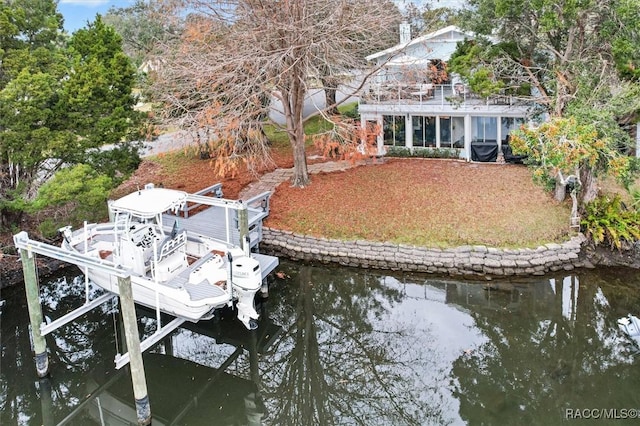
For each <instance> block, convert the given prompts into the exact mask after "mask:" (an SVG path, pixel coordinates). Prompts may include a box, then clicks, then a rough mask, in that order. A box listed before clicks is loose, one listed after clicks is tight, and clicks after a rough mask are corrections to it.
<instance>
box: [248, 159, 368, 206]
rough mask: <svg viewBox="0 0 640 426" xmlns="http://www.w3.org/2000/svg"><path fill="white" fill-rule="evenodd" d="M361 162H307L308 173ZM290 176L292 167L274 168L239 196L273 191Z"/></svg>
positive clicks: (328, 170)
mask: <svg viewBox="0 0 640 426" xmlns="http://www.w3.org/2000/svg"><path fill="white" fill-rule="evenodd" d="M363 164H365V161H364V160H362V161H356V162H352V161H346V160H341V161H327V162H324V163H315V164H309V165H308V166H307V167H308V170H309V174H315V173H320V172H340V171H344V170H347V169H350V168H352V167H355V166H360V165H363ZM291 176H293V167H292V168H290V169H276V170H274V171H273V172H271V173H266V174H264V175H262V176H261V177H260V180H258V181H257V182H253V183H251V184H249V185H247V187H246V188H244V189H243V190H242V191H240V197H239V198H240V199H241V200H247V199H249V198H251V197H254V196H256V195H259V194H262V193H263V192H266V191H271V192H274V191H275V189H276V187H277V186H278V185H280V184H281V183H283V182H285V181H287V180H289V179H291Z"/></svg>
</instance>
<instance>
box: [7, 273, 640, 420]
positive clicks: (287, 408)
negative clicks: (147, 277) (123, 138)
mask: <svg viewBox="0 0 640 426" xmlns="http://www.w3.org/2000/svg"><path fill="white" fill-rule="evenodd" d="M279 271H280V272H282V274H283V278H274V279H273V282H272V283H271V290H270V297H269V299H267V300H266V301H265V302H264V303H261V304H260V312H261V316H262V317H261V323H260V327H259V329H258V330H257V331H256V332H248V331H246V330H244V329H243V328H242V326H239V325H238V323H237V322H236V321H234V320H233V319H232V318H227V317H226V316H225V317H222V318H220V319H219V320H217V321H216V320H212V321H209V322H206V323H199V324H197V325H191V326H190V327H188V328H180V329H178V330H176V332H174V333H173V334H172V335H171V336H169V337H168V338H166V339H165V340H164V341H163V342H161V343H160V344H159V345H157V346H156V347H155V348H154V349H152V350H151V351H150V352H148V353H145V355H144V362H145V372H146V377H147V385H148V388H149V398H150V403H151V411H152V414H153V415H154V421H153V424H154V425H165V424H175V425H252V426H254V425H431V424H434V425H440V424H454V425H455V424H472V425H475V424H478V425H480V424H486V425H492V424H495V425H504V424H516V425H517V424H533V425H535V424H544V425H554V424H565V423H566V422H567V417H575V416H576V415H582V416H583V417H584V415H585V414H586V415H587V416H592V417H593V416H600V417H602V416H608V417H618V418H620V419H622V418H623V417H631V416H635V415H637V411H633V410H635V409H640V397H639V396H638V393H637V390H638V389H640V370H639V369H638V358H637V357H636V355H634V352H635V348H634V347H633V346H632V345H630V342H629V340H628V339H627V338H626V337H625V336H623V335H622V334H621V333H620V332H619V330H618V327H617V324H616V321H617V319H618V318H620V317H622V316H625V315H627V314H628V313H629V312H631V313H635V314H639V315H640V304H639V303H638V302H639V301H640V292H638V289H639V288H640V279H639V277H638V274H637V273H636V272H635V271H631V270H626V269H601V270H596V271H581V272H579V273H577V274H574V275H569V274H565V275H550V276H545V277H537V278H530V279H520V280H517V281H507V280H504V281H491V282H485V281H482V282H475V281H468V280H452V279H437V278H434V277H432V276H425V275H406V274H404V275H390V274H385V273H379V272H372V271H361V270H354V269H346V268H337V267H324V266H309V265H301V264H295V263H288V262H283V264H282V265H281V268H280V269H279ZM83 292H84V282H83V279H82V277H78V276H76V274H75V272H74V270H69V271H67V275H66V276H60V277H56V278H53V279H51V280H49V281H47V282H46V283H45V284H43V285H42V295H43V297H42V299H43V309H44V314H45V317H48V318H51V319H53V318H56V317H58V316H60V315H61V314H63V313H65V312H68V311H69V310H70V309H72V307H74V306H78V305H79V304H81V303H82V302H83V300H84V299H83V297H84V296H83V294H84V293H83ZM2 298H3V299H6V304H5V305H4V307H3V308H2V309H3V312H2V314H1V315H2V316H1V322H2V335H1V336H0V337H1V344H2V358H1V363H0V424H2V425H14V424H19V425H41V424H44V425H55V424H70V425H100V424H108V425H129V424H136V421H135V420H136V417H135V412H134V411H133V400H134V398H133V393H132V389H131V379H130V375H129V371H128V370H127V369H126V368H124V369H122V370H115V368H114V362H113V361H114V357H115V354H116V353H117V352H119V351H121V350H122V343H121V341H122V340H123V339H122V338H121V335H122V331H121V329H122V327H121V324H120V322H119V321H120V319H119V316H118V313H117V304H115V303H106V304H104V305H102V306H101V308H100V309H97V310H95V311H93V312H90V313H88V314H86V315H84V316H82V317H81V318H80V319H79V320H78V321H76V322H74V323H72V324H69V325H67V326H65V327H63V328H61V329H59V330H57V331H56V332H54V333H52V334H51V335H49V336H48V340H47V344H48V348H49V351H50V355H49V356H50V361H51V363H52V366H51V377H49V378H48V379H44V380H38V379H37V376H36V373H35V367H34V363H33V358H32V353H31V349H30V340H29V333H28V323H29V320H28V314H27V310H26V303H25V301H24V292H23V290H22V289H21V288H12V289H8V290H6V289H5V290H3V292H2ZM139 315H140V316H141V321H140V324H139V325H140V330H141V333H143V334H144V335H149V334H151V333H153V330H154V327H155V320H154V318H155V317H154V315H153V314H152V313H145V312H140V313H139ZM221 367H222V368H221ZM223 370H224V371H223ZM603 410H606V411H603ZM619 421H623V420H619Z"/></svg>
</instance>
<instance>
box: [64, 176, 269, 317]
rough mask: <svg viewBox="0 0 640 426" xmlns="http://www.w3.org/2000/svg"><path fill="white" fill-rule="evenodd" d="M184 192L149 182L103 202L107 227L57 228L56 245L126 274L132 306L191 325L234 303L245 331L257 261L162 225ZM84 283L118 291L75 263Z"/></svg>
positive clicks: (100, 273) (113, 281) (258, 279)
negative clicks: (58, 239) (106, 205)
mask: <svg viewBox="0 0 640 426" xmlns="http://www.w3.org/2000/svg"><path fill="white" fill-rule="evenodd" d="M188 195H189V194H188V193H186V192H184V191H180V190H175V189H168V188H159V187H155V186H154V185H153V184H148V185H146V186H145V187H144V189H140V190H137V191H135V192H133V193H131V194H128V195H126V196H124V197H122V198H120V199H118V200H115V201H113V202H110V204H109V217H110V220H109V222H106V223H92V224H85V225H84V227H82V228H79V229H76V230H73V229H72V228H71V227H68V226H67V227H64V228H62V229H61V230H60V231H61V234H62V236H63V241H62V244H61V248H62V249H63V250H65V251H69V252H75V253H78V254H81V255H83V256H89V257H91V258H96V259H99V260H100V261H101V262H104V263H107V264H112V265H114V266H115V267H119V268H122V269H123V270H125V271H127V272H129V273H130V277H131V286H132V293H133V299H134V301H135V302H136V303H138V304H140V305H143V306H147V307H149V308H152V309H159V310H160V311H161V312H164V313H167V314H170V315H173V316H175V317H179V318H183V319H186V320H188V321H191V322H197V321H200V320H206V319H211V318H213V316H214V315H215V311H216V309H220V308H223V307H225V306H234V305H235V308H236V309H237V315H238V319H239V320H240V321H241V322H242V323H243V324H244V325H245V327H246V328H248V329H254V328H256V327H257V323H256V320H257V319H258V313H257V312H256V310H255V307H254V297H255V294H256V292H257V291H258V290H259V289H260V287H261V286H262V272H261V266H260V262H259V261H258V260H256V259H255V258H254V257H253V255H252V253H251V252H250V249H249V247H248V244H246V247H240V246H237V245H234V244H231V243H229V242H227V241H222V240H218V239H216V238H213V237H210V236H204V235H200V234H197V233H195V232H193V231H188V230H186V229H183V228H181V227H180V224H179V220H178V219H175V220H167V222H169V223H172V225H171V226H169V225H168V224H165V223H164V222H165V217H166V214H167V213H169V214H171V213H173V214H177V213H178V212H180V211H181V210H182V209H183V208H184V207H185V205H186V202H187V197H188ZM80 269H81V270H82V271H83V272H84V273H85V274H86V275H87V277H88V279H89V280H90V281H91V282H93V283H94V284H96V285H97V286H99V287H101V288H103V289H104V290H106V291H108V292H111V293H115V294H119V290H118V278H117V276H115V275H112V274H109V273H108V272H107V271H105V270H103V269H99V268H94V269H92V268H91V267H90V266H80Z"/></svg>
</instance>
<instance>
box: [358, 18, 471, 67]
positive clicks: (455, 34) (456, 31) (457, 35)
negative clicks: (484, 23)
mask: <svg viewBox="0 0 640 426" xmlns="http://www.w3.org/2000/svg"><path fill="white" fill-rule="evenodd" d="M446 34H449V35H450V37H442V36H444V35H446ZM474 37H475V34H473V33H471V32H467V31H463V30H462V29H460V28H459V27H457V26H455V25H449V26H448V27H444V28H441V29H439V30H437V31H433V32H431V33H428V34H425V35H422V36H420V37H416V38H414V39H413V40H411V41H409V42H408V43H399V44H396V45H395V46H393V47H390V48H388V49H385V50H382V51H380V52H377V53H374V54H372V55H369V56H367V57H366V58H365V59H366V60H367V61H371V60H373V59H378V58H381V57H384V56H387V55H392V54H394V53H399V52H402V51H403V50H405V49H407V48H408V47H411V46H413V45H416V44H421V43H426V42H431V43H457V42H459V41H462V40H464V39H465V38H474Z"/></svg>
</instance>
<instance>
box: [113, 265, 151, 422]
mask: <svg viewBox="0 0 640 426" xmlns="http://www.w3.org/2000/svg"><path fill="white" fill-rule="evenodd" d="M118 290H119V293H120V310H121V313H122V318H123V320H124V332H125V337H126V342H127V349H128V351H129V357H130V358H129V365H130V367H131V368H130V370H131V381H132V382H133V396H134V398H135V400H136V401H135V403H136V416H137V419H138V424H139V425H149V424H151V405H150V404H149V395H148V394H147V381H146V378H145V374H144V364H143V362H142V350H141V349H140V335H139V334H138V319H137V317H136V308H135V304H134V302H133V290H132V289H131V277H126V278H122V277H118Z"/></svg>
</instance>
